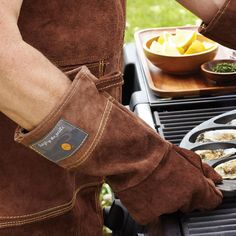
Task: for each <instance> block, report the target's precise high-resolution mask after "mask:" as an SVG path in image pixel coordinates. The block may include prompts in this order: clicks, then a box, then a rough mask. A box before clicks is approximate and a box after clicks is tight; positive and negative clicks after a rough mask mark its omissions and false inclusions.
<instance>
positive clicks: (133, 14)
mask: <svg viewBox="0 0 236 236" xmlns="http://www.w3.org/2000/svg"><path fill="white" fill-rule="evenodd" d="M197 21H199V20H198V18H197V17H195V16H194V15H193V14H192V13H191V12H189V11H187V10H186V9H185V8H183V7H182V6H181V5H180V4H178V3H177V2H176V1H174V0H127V20H126V22H127V23H126V35H125V41H126V42H131V41H133V40H134V39H133V35H134V33H135V31H137V30H139V29H143V28H156V27H167V26H181V25H194V24H196V23H197Z"/></svg>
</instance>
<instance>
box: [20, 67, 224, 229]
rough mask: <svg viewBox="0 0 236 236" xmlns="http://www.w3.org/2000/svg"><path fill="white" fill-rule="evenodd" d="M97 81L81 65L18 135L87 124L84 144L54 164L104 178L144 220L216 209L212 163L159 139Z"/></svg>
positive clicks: (26, 139) (27, 137)
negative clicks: (45, 112)
mask: <svg viewBox="0 0 236 236" xmlns="http://www.w3.org/2000/svg"><path fill="white" fill-rule="evenodd" d="M96 81H98V80H97V79H96V78H95V77H94V76H93V75H92V74H91V73H90V72H89V70H88V69H87V68H86V67H82V68H81V69H80V71H79V72H78V74H77V76H76V78H75V80H74V81H73V83H72V85H71V88H70V89H69V91H68V92H67V93H66V94H65V96H64V98H62V100H61V101H60V103H59V104H58V105H57V106H56V107H55V109H54V110H53V111H52V112H51V114H49V116H48V117H46V118H45V120H44V121H42V123H41V124H39V126H38V127H36V128H35V129H34V130H32V131H31V132H29V133H22V132H21V129H20V128H18V129H17V131H16V136H15V139H16V141H18V142H20V143H22V144H24V145H26V146H31V144H32V143H34V142H36V141H38V140H39V139H41V138H42V137H44V136H46V135H47V134H48V132H49V131H50V130H51V129H52V128H53V127H54V126H55V125H56V123H57V121H58V120H60V119H64V120H66V121H68V122H70V123H71V124H72V125H74V126H76V127H78V128H80V129H82V130H84V131H85V132H86V133H88V134H89V136H88V138H87V140H86V141H85V142H84V143H83V145H82V146H81V147H80V149H79V150H78V151H77V152H76V153H75V154H73V155H72V156H70V157H67V158H66V159H64V160H62V161H59V162H57V163H56V164H58V165H60V166H61V167H63V168H66V169H67V170H70V171H72V172H75V173H76V174H77V176H81V179H83V180H85V181H86V178H84V176H87V178H88V179H89V178H94V180H96V179H98V180H101V179H103V178H105V180H106V181H107V182H108V183H109V184H110V186H112V188H113V190H114V191H115V193H116V195H117V196H118V197H119V198H120V199H121V201H122V202H123V203H124V204H125V206H126V207H127V208H128V210H129V212H130V213H131V215H132V216H133V217H134V219H136V220H137V221H138V222H139V223H141V224H147V223H150V222H152V221H154V220H156V219H157V218H158V217H159V216H160V215H162V214H164V213H172V212H175V211H177V210H181V211H183V212H188V211H192V210H194V209H199V210H204V209H212V208H214V207H216V206H217V205H218V204H220V202H221V200H222V197H221V195H220V194H219V193H217V192H216V190H215V188H213V187H212V185H211V184H209V182H208V180H207V177H209V178H212V179H213V180H214V181H215V182H220V181H221V180H222V179H221V177H220V176H219V175H218V174H217V173H216V172H215V171H214V170H213V169H212V168H210V167H207V168H206V166H205V167H204V166H203V165H202V162H201V160H200V158H199V156H198V155H196V154H194V153H192V152H190V151H188V150H185V149H181V148H178V147H176V146H174V145H172V144H170V143H169V142H167V141H165V140H163V139H161V138H160V136H159V135H158V134H157V133H156V132H155V131H154V130H152V129H151V128H150V127H149V126H148V125H146V124H145V123H144V122H143V121H142V120H141V119H139V118H138V117H136V116H135V115H134V114H133V113H131V112H130V111H128V110H127V109H126V108H124V107H123V106H122V105H120V104H119V103H118V102H117V101H116V100H115V99H114V98H113V97H111V96H110V95H109V94H108V93H106V92H104V91H103V90H101V91H99V90H98V89H97V87H96ZM76 97H78V98H79V99H76ZM95 101H96V102H95ZM85 103H86V104H88V105H89V107H90V108H92V110H91V109H87V107H85V106H84V104H85ZM81 111H82V112H81ZM58 145H60V144H58ZM206 169H207V170H208V171H206ZM193 183H194V184H193Z"/></svg>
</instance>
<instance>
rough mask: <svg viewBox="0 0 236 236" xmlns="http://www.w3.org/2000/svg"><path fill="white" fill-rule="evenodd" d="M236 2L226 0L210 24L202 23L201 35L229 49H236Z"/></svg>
mask: <svg viewBox="0 0 236 236" xmlns="http://www.w3.org/2000/svg"><path fill="white" fill-rule="evenodd" d="M235 15H236V1H235V0H226V1H225V4H224V5H223V7H222V8H221V9H220V10H219V11H218V12H217V14H216V15H215V17H213V19H212V20H211V21H210V23H209V24H205V23H202V25H201V26H200V28H199V31H200V33H201V34H203V35H205V36H206V37H208V38H211V39H213V40H215V41H217V42H218V43H220V44H222V45H224V46H227V47H229V48H233V49H236V28H235V25H236V17H235Z"/></svg>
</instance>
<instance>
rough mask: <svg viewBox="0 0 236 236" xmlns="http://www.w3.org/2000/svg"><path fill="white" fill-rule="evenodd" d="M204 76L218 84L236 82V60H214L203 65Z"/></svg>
mask: <svg viewBox="0 0 236 236" xmlns="http://www.w3.org/2000/svg"><path fill="white" fill-rule="evenodd" d="M201 70H202V73H203V75H204V77H205V78H206V79H207V80H209V81H210V82H213V83H216V84H236V60H233V59H224V60H213V61H209V62H206V63H204V64H202V65H201Z"/></svg>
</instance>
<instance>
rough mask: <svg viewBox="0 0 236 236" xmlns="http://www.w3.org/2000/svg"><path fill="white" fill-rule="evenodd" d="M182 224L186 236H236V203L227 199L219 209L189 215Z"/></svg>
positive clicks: (183, 218) (182, 220)
mask: <svg viewBox="0 0 236 236" xmlns="http://www.w3.org/2000/svg"><path fill="white" fill-rule="evenodd" d="M181 223H182V230H183V234H184V235H185V236H190V235H191V236H235V235H236V202H235V200H233V199H225V200H224V203H223V204H222V205H221V206H220V207H219V208H218V209H216V210H214V211H212V212H204V213H193V214H189V215H187V216H184V217H182V219H181Z"/></svg>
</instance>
